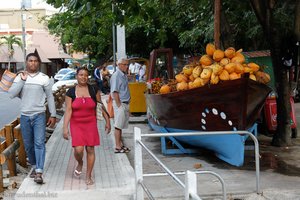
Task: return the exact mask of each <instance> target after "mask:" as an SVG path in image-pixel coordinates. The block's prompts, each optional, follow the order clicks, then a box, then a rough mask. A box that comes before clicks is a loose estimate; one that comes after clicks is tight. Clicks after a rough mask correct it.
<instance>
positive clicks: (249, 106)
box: [145, 60, 271, 166]
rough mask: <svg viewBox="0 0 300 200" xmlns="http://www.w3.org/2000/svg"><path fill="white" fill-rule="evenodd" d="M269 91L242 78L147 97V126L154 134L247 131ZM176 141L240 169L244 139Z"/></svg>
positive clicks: (183, 138)
mask: <svg viewBox="0 0 300 200" xmlns="http://www.w3.org/2000/svg"><path fill="white" fill-rule="evenodd" d="M150 63H151V60H150ZM150 69H151V68H150ZM150 72H151V71H150ZM150 75H151V74H150ZM150 77H151V76H150ZM270 91H271V88H270V87H268V86H267V85H265V84H262V83H258V82H256V81H253V80H251V79H249V78H247V77H243V78H240V79H237V80H232V81H225V82H222V83H219V84H216V85H206V86H204V87H200V88H194V89H190V90H185V91H178V92H172V93H168V94H150V93H147V94H146V95H145V96H146V102H147V116H148V121H149V125H150V126H151V127H152V128H153V129H154V130H155V131H157V132H188V131H229V130H248V129H250V128H251V127H252V126H253V124H254V123H255V121H256V120H257V119H258V117H259V115H260V111H261V109H262V107H263V105H264V102H265V99H266V97H267V96H268V94H269V93H270ZM176 140H178V141H179V142H182V143H186V144H188V145H191V146H194V147H202V148H207V149H210V150H212V151H214V152H215V153H216V155H217V156H218V157H219V158H220V159H222V160H224V161H226V162H228V163H230V164H232V165H235V166H241V165H243V162H244V142H245V140H246V137H245V136H241V135H225V134H224V135H211V136H210V135H208V136H180V137H176Z"/></svg>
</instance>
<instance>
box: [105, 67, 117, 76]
mask: <svg viewBox="0 0 300 200" xmlns="http://www.w3.org/2000/svg"><path fill="white" fill-rule="evenodd" d="M106 68H107V70H108V71H109V73H110V74H113V73H114V72H115V69H114V66H113V65H107V67H106Z"/></svg>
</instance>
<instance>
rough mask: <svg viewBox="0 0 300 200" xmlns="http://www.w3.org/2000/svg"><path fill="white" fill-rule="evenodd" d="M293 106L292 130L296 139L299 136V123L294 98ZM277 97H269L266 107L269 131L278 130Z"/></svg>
mask: <svg viewBox="0 0 300 200" xmlns="http://www.w3.org/2000/svg"><path fill="white" fill-rule="evenodd" d="M290 104H291V128H292V133H293V134H292V136H294V137H296V135H297V126H296V124H297V122H296V115H295V102H294V98H293V97H292V96H291V97H290ZM276 106H277V105H276V97H275V96H268V97H267V99H266V102H265V106H264V114H265V120H266V125H267V129H268V131H270V132H272V131H275V130H276V128H277V107H276Z"/></svg>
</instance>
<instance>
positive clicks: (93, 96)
mask: <svg viewBox="0 0 300 200" xmlns="http://www.w3.org/2000/svg"><path fill="white" fill-rule="evenodd" d="M88 87H89V93H90V95H91V97H92V99H93V100H94V101H95V102H97V98H96V94H97V92H96V89H95V87H94V86H92V85H88Z"/></svg>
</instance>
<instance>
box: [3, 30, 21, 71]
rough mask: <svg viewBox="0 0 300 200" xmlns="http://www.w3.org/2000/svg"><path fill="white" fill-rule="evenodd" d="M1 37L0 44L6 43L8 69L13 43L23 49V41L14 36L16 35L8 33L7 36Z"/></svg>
mask: <svg viewBox="0 0 300 200" xmlns="http://www.w3.org/2000/svg"><path fill="white" fill-rule="evenodd" d="M1 39H2V40H3V42H1V43H0V45H3V44H6V45H7V54H8V58H9V63H8V69H10V61H11V59H12V58H13V57H14V53H15V50H14V45H15V44H16V45H17V46H19V47H21V49H23V43H22V41H21V39H20V38H18V37H16V35H8V36H2V37H1Z"/></svg>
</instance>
